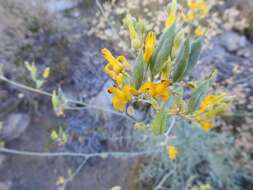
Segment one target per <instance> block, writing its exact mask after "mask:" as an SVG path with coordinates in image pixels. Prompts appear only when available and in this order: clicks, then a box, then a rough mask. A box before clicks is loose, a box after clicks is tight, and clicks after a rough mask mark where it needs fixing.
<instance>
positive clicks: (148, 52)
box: [144, 32, 156, 63]
mask: <svg viewBox="0 0 253 190" xmlns="http://www.w3.org/2000/svg"><path fill="white" fill-rule="evenodd" d="M155 43H156V36H155V33H154V32H149V33H148V34H147V37H146V41H145V52H144V61H145V63H148V62H149V60H150V58H151V57H152V55H153V52H154V49H155Z"/></svg>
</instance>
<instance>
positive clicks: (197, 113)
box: [102, 0, 231, 160]
mask: <svg viewBox="0 0 253 190" xmlns="http://www.w3.org/2000/svg"><path fill="white" fill-rule="evenodd" d="M178 7H179V6H178V4H177V1H176V0H173V1H172V3H171V4H170V6H169V11H168V17H167V19H166V21H165V27H164V31H163V32H162V34H160V35H159V34H155V33H154V32H153V31H147V30H146V27H145V25H144V24H143V22H142V21H141V20H140V19H139V20H137V19H135V18H133V17H132V16H131V15H129V14H128V15H127V16H126V18H125V19H124V25H125V26H126V28H127V30H128V31H129V37H130V41H131V47H132V49H131V50H132V51H131V52H132V54H133V55H134V59H131V61H129V62H128V61H127V59H126V58H125V57H124V56H122V55H120V56H118V57H114V56H113V55H112V53H111V52H110V51H109V50H108V49H105V48H104V49H102V54H103V57H104V58H105V60H106V61H107V64H106V66H105V68H104V71H105V72H106V73H107V74H108V75H109V76H110V77H111V78H112V79H113V80H114V81H115V83H114V85H113V86H112V87H110V88H109V89H108V92H109V93H110V94H112V96H113V97H112V104H113V107H114V109H116V110H119V111H121V112H124V111H126V110H127V109H126V107H127V106H128V105H131V104H133V103H135V102H142V103H145V104H150V105H151V106H148V107H149V108H150V109H153V111H154V112H155V114H154V116H153V118H152V120H151V122H147V123H144V122H137V123H136V124H135V125H134V126H135V128H136V129H145V130H146V129H147V130H150V131H152V133H153V134H154V135H162V134H165V131H166V130H169V129H167V128H168V127H167V121H168V120H169V119H170V118H171V117H176V118H180V119H187V120H190V122H189V123H197V124H198V125H200V126H201V128H202V129H203V130H204V131H208V130H210V129H212V128H213V127H214V124H213V120H214V119H215V117H216V116H218V115H220V114H222V113H224V112H225V111H227V110H228V108H229V104H230V102H231V98H229V97H227V96H226V95H225V94H219V95H208V94H209V89H210V87H211V85H212V82H213V81H214V77H215V72H213V73H211V74H210V76H208V77H206V78H205V79H202V80H200V81H198V82H189V81H187V80H186V79H187V78H188V76H189V75H190V74H191V72H192V70H193V69H194V67H195V66H196V65H197V62H198V58H199V55H200V51H201V47H202V43H203V38H204V36H203V35H204V34H205V29H204V28H202V27H201V26H200V25H198V26H197V27H196V29H195V35H194V36H191V35H189V34H191V33H189V34H188V33H187V32H189V31H188V30H187V29H186V27H187V24H189V22H190V21H191V22H195V21H196V20H198V19H203V18H204V17H206V16H207V14H208V6H207V4H206V3H205V1H203V0H198V1H197V0H196V1H193V0H189V1H188V7H189V11H188V12H187V14H186V15H185V17H183V18H184V19H182V18H180V16H178V9H179V8H178ZM181 22H184V23H183V24H182V23H181ZM178 23H179V24H178ZM191 24H192V23H191ZM185 25H186V27H183V26H185ZM156 36H159V38H158V39H157V37H156ZM129 60H130V59H129ZM189 87H190V88H189ZM189 91H190V96H189ZM186 92H187V95H186ZM138 105H139V104H138ZM140 105H143V104H140ZM130 107H131V108H132V109H133V107H132V106H130ZM154 112H151V113H154ZM132 113H133V114H134V111H132ZM166 134H167V133H166ZM167 153H168V156H169V158H170V159H171V160H174V159H175V158H176V156H177V149H176V147H174V146H172V145H170V146H168V149H167Z"/></svg>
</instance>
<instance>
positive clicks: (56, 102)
mask: <svg viewBox="0 0 253 190" xmlns="http://www.w3.org/2000/svg"><path fill="white" fill-rule="evenodd" d="M51 102H52V105H53V108H54V110H57V109H58V108H59V106H60V98H59V95H58V94H57V92H56V91H55V90H54V91H53V94H52V98H51Z"/></svg>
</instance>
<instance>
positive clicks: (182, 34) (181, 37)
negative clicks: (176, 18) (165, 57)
mask: <svg viewBox="0 0 253 190" xmlns="http://www.w3.org/2000/svg"><path fill="white" fill-rule="evenodd" d="M184 41H185V31H184V30H180V31H178V32H177V33H176V35H175V39H174V42H173V47H172V50H171V51H172V52H171V57H172V59H174V58H175V57H176V56H177V53H178V50H179V48H180V46H181V44H182V42H184Z"/></svg>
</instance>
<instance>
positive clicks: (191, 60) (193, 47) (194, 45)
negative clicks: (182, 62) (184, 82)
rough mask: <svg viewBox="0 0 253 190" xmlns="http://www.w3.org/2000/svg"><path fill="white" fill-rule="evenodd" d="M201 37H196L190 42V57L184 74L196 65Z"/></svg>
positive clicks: (187, 73) (188, 72)
mask: <svg viewBox="0 0 253 190" xmlns="http://www.w3.org/2000/svg"><path fill="white" fill-rule="evenodd" d="M202 41H203V40H202V38H198V39H196V40H195V41H193V42H192V44H191V53H190V58H189V63H188V66H187V69H186V73H185V76H186V75H189V74H190V73H191V72H192V70H193V68H194V67H195V66H196V65H197V63H198V59H199V55H200V52H201V47H202Z"/></svg>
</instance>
